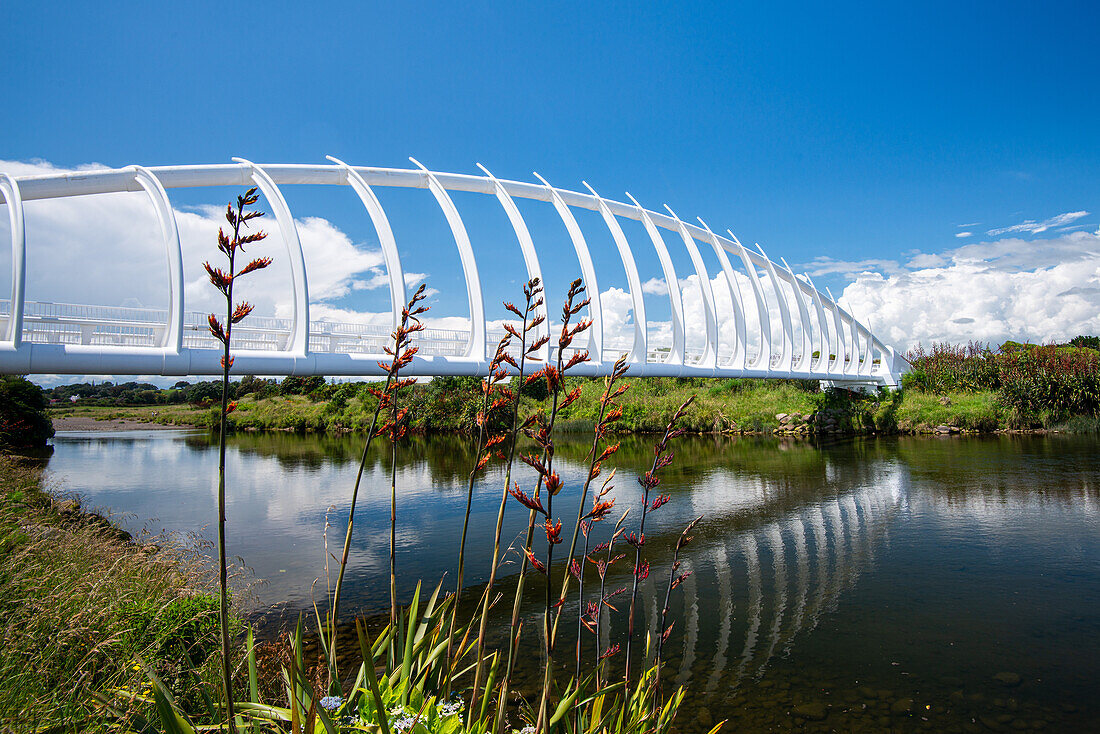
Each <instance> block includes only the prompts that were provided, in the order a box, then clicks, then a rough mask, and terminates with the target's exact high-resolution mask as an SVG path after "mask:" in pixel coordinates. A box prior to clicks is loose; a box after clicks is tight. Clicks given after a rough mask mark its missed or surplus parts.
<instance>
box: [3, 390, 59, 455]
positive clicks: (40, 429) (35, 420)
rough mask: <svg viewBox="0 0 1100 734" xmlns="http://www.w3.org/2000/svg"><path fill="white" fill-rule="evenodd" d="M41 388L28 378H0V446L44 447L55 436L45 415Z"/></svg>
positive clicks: (48, 418) (48, 417)
mask: <svg viewBox="0 0 1100 734" xmlns="http://www.w3.org/2000/svg"><path fill="white" fill-rule="evenodd" d="M46 405H47V403H46V396H45V394H44V393H43V392H42V388H40V387H39V386H38V385H35V384H34V383H33V382H31V381H30V380H28V379H27V378H25V377H19V376H14V375H5V376H3V378H2V379H0V446H4V447H8V448H15V449H28V448H43V447H44V446H45V445H46V441H48V440H49V439H50V438H52V437H53V423H52V422H51V421H50V416H49V415H47V414H46Z"/></svg>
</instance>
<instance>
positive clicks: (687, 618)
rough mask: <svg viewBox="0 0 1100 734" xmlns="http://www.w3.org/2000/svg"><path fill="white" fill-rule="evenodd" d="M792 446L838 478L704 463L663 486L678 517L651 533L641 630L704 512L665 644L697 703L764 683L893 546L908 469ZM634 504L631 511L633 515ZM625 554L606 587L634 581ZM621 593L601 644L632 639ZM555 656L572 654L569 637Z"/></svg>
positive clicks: (534, 619)
mask: <svg viewBox="0 0 1100 734" xmlns="http://www.w3.org/2000/svg"><path fill="white" fill-rule="evenodd" d="M789 448H790V451H791V453H794V454H810V455H807V456H805V457H799V459H797V460H796V461H798V460H801V459H803V458H804V459H806V460H809V466H807V467H805V468H804V469H803V470H802V471H803V472H806V473H809V474H814V475H816V476H817V477H818V478H819V480H824V479H825V477H827V476H829V475H834V474H835V476H834V481H833V482H831V483H829V484H828V485H825V484H824V482H823V483H822V484H818V485H817V486H815V487H813V488H812V489H811V488H810V487H807V486H805V485H801V484H800V483H797V478H796V477H792V476H791V475H790V473H789V472H783V473H779V472H769V473H759V472H753V471H752V470H746V471H738V472H736V473H735V472H731V471H729V470H728V469H721V468H715V469H712V470H711V469H708V470H707V471H706V472H705V474H704V475H703V476H701V477H694V478H693V481H692V485H693V486H691V489H690V493H685V494H683V496H680V495H679V494H678V491H679V490H680V489H681V488H680V487H674V488H673V489H670V490H668V491H670V492H672V493H673V501H672V502H671V503H669V505H666V506H665V507H667V508H672V507H675V515H676V516H675V518H669V517H660V515H659V514H655V515H654V516H653V518H654V519H655V520H658V521H659V522H660V525H659V526H658V527H656V528H654V532H653V534H652V535H651V534H650V533H649V532H647V533H646V553H647V557H648V558H649V560H650V563H651V568H652V570H651V574H650V577H649V579H647V580H646V581H645V582H643V583H642V584H641V585H640V600H639V608H640V610H641V613H642V614H643V618H644V627H645V628H648V629H649V630H650V631H651V632H655V631H656V629H657V628H658V627H659V624H660V614H661V607H662V605H663V603H664V598H665V593H666V590H667V583H668V572H669V564H670V563H671V550H672V546H673V543H674V542H675V538H676V537H677V536H678V534H679V530H680V528H681V527H682V526H681V525H680V524H679V523H680V522H681V521H684V522H686V521H687V519H688V518H690V517H694V516H699V515H702V516H703V518H704V519H703V520H702V522H701V523H700V524H699V526H698V527H697V529H696V533H695V536H696V538H695V540H694V541H693V542H692V544H691V545H690V546H688V548H687V550H686V551H685V552H684V553H683V554H682V556H681V560H682V567H681V570H684V571H691V574H692V575H691V576H689V577H688V579H687V580H686V581H685V583H684V584H683V585H682V586H681V587H680V588H679V589H677V590H675V591H673V595H672V601H671V604H670V610H669V619H670V620H671V621H673V622H674V624H675V627H674V631H673V634H672V636H671V637H670V639H669V643H668V644H666V646H665V656H666V661H667V663H668V668H667V669H666V673H665V675H666V680H670V681H672V682H673V683H674V684H675V685H677V686H679V685H687V686H689V688H690V690H691V696H692V698H693V699H694V705H699V704H703V703H705V701H706V700H708V699H710V700H713V701H714V702H715V703H716V704H719V705H722V704H723V703H724V702H725V701H726V699H727V697H728V696H729V695H730V693H731V692H732V691H735V690H736V689H738V688H739V687H741V686H743V685H745V684H748V683H753V682H756V681H760V680H761V679H763V678H764V677H765V674H766V673H767V671H768V670H769V666H771V665H772V664H773V663H774V662H775V661H776V660H778V659H782V658H785V657H787V656H789V655H790V654H791V652H792V650H793V648H794V647H795V646H796V645H797V644H798V642H799V639H800V638H801V637H804V636H806V635H808V634H809V633H811V632H812V631H813V630H814V629H815V628H816V627H817V626H818V623H819V621H820V620H821V618H822V616H823V615H824V614H826V613H828V612H829V611H832V610H835V609H836V607H837V605H838V603H839V602H840V601H841V599H842V597H843V595H844V593H845V592H846V591H847V590H849V589H851V588H852V587H853V586H854V585H855V584H856V582H857V581H858V579H859V577H860V575H861V574H863V573H865V572H867V571H869V570H870V569H871V568H872V567H873V566H874V563H875V557H876V553H877V552H878V551H879V549H880V548H881V547H882V546H883V545H884V544H885V543H888V542H889V528H890V525H891V523H892V521H893V520H894V518H895V517H896V516H897V514H898V513H899V512H901V511H902V510H903V508H904V506H905V489H904V488H905V486H906V483H907V482H906V477H907V470H906V467H905V466H904V464H902V463H900V462H889V461H887V462H878V463H875V464H873V465H867V464H863V465H855V466H852V467H850V468H851V469H852V470H853V471H848V468H849V467H847V466H845V467H843V468H842V467H840V466H836V465H834V463H833V462H831V461H830V460H829V458H828V455H827V454H824V453H820V452H819V451H818V450H817V449H816V448H814V447H810V446H805V445H803V446H797V445H791V446H790V447H789ZM772 451H774V448H773V449H772ZM754 453H755V452H754ZM629 481H630V480H627V481H624V482H623V485H624V486H626V485H627V484H628V482H629ZM672 481H673V483H676V482H677V480H676V479H673V480H672ZM685 489H686V488H685ZM628 491H629V490H628ZM677 502H680V503H682V504H681V505H680V506H676V504H677ZM566 503H567V506H568V500H567V501H566ZM636 509H638V508H635V507H632V508H631V512H632V515H633V514H634V512H635V510H636ZM663 511H664V508H662V510H661V511H659V512H663ZM649 527H651V526H650V525H649V524H648V523H647V530H648V529H649ZM601 539H602V536H601ZM621 552H626V553H627V554H628V559H627V560H624V561H622V562H620V564H619V566H618V567H617V573H616V574H614V575H613V576H610V575H609V579H608V583H607V587H608V589H609V590H610V589H617V588H621V587H624V586H628V585H629V583H630V575H629V570H628V569H629V558H632V554H633V549H632V548H631V547H630V546H628V545H626V544H625V543H623V544H622V551H621ZM596 583H598V579H596V577H595V575H594V574H592V575H591V576H589V577H588V581H587V586H586V596H587V597H588V598H590V599H592V598H596V592H594V591H592V588H593V584H596ZM535 584H536V585H538V584H539V582H537V581H536V582H535ZM574 589H575V586H574ZM505 596H506V598H507V592H506V594H505ZM535 596H538V595H537V594H536V595H535ZM618 600H619V601H620V602H621V603H616V604H615V606H616V607H617V608H618V609H619V612H618V613H617V614H614V615H612V627H613V629H611V630H608V629H607V628H606V627H605V628H604V630H603V635H602V639H601V640H600V648H601V649H606V648H607V647H608V646H609V645H611V644H613V643H615V642H619V643H622V642H623V641H624V640H625V618H626V609H627V606H628V604H629V600H628V599H627V598H626V595H623V596H621V597H619V598H618ZM536 601H537V600H536ZM574 604H575V601H570V605H574ZM539 614H540V613H539V608H538V605H537V603H532V604H529V605H527V607H526V609H525V619H526V621H525V629H527V630H531V633H530V635H529V638H530V639H528V640H527V644H526V645H525V648H526V649H527V651H528V653H529V654H530V655H531V656H532V657H533V658H537V656H538V654H539V653H538V647H537V637H538V632H537V630H539V629H540V626H541V622H540V616H539ZM573 619H574V620H575V616H574V617H573ZM585 645H586V648H585V649H586V652H585V655H586V657H587V658H589V659H591V658H592V657H594V655H595V649H594V648H595V644H594V642H593V640H592V639H591V637H590V636H589V637H587V638H586V640H585ZM643 647H644V645H643ZM560 654H564V655H565V657H568V658H570V659H571V658H572V654H573V653H572V644H571V643H570V645H569V646H568V652H567V653H560ZM621 658H622V656H621V654H620V655H619V656H617V657H616V658H613V660H614V661H615V662H614V663H613V665H615V666H616V667H618V666H620V665H621V664H622V659H621ZM534 667H537V666H533V668H534ZM532 674H534V670H533V671H532ZM530 682H531V683H532V684H533V683H534V682H535V680H534V679H532V681H530Z"/></svg>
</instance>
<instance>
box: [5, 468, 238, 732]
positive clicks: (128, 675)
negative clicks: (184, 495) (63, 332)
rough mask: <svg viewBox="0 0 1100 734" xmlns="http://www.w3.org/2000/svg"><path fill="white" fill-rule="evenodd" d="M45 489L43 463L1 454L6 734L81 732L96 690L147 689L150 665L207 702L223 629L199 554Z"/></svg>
mask: <svg viewBox="0 0 1100 734" xmlns="http://www.w3.org/2000/svg"><path fill="white" fill-rule="evenodd" d="M42 482H43V469H42V465H41V464H38V463H32V462H28V461H26V460H20V459H16V458H11V457H5V456H0V620H2V622H0V630H2V635H3V637H2V644H0V729H3V730H5V731H7V730H8V729H7V728H6V725H5V724H4V722H7V724H11V725H13V726H15V727H16V728H15V729H12V730H19V731H47V730H51V731H52V730H54V729H51V727H60V728H58V729H56V730H57V731H62V730H63V731H69V730H76V729H78V728H80V726H81V725H80V724H79V722H83V721H89V720H97V719H98V718H99V717H101V716H102V713H103V711H102V710H101V707H99V706H97V704H96V701H95V700H94V699H92V698H90V697H89V696H88V692H89V691H117V692H118V697H119V698H122V699H133V697H134V696H142V695H145V694H148V693H149V692H150V686H149V684H148V679H147V677H146V674H145V673H144V672H143V671H142V668H141V666H142V664H144V665H146V666H148V668H149V669H150V670H152V671H155V672H156V674H157V675H158V676H159V677H160V678H161V679H163V680H164V681H166V682H168V683H170V685H171V686H172V688H173V690H175V691H177V692H178V695H179V696H180V697H181V698H182V699H184V700H187V701H189V702H190V703H191V704H192V705H197V704H199V703H200V701H199V697H200V691H201V690H203V689H204V688H205V687H206V686H208V685H209V682H210V681H211V680H214V679H215V676H216V675H217V671H216V668H215V666H214V663H216V660H217V655H216V651H217V646H218V635H217V629H218V622H217V600H216V598H215V597H213V596H210V595H208V594H205V593H202V592H200V591H196V590H195V589H196V587H197V586H198V585H199V583H200V581H201V579H202V577H203V574H202V572H201V569H200V566H199V564H198V561H197V559H196V558H195V557H193V556H190V555H186V554H184V553H182V552H180V551H178V550H175V549H172V548H167V547H157V546H154V545H152V544H148V543H146V544H139V543H135V542H132V541H130V540H129V539H128V536H127V535H126V534H125V533H124V532H122V531H120V530H118V529H117V528H114V527H113V526H112V525H111V524H110V523H109V522H108V521H107V520H106V519H104V518H102V517H100V516H99V515H96V514H92V513H87V512H83V511H82V510H81V509H80V506H79V503H78V502H77V501H76V500H73V499H62V498H58V497H55V496H54V495H52V494H51V493H49V492H47V491H45V490H44V489H43V486H42ZM188 659H190V665H188V664H187V663H186V662H185V661H186V660H188ZM192 666H193V667H192ZM131 703H133V700H131ZM16 722H18V724H17V725H16Z"/></svg>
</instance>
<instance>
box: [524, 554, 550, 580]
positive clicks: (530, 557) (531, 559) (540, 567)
mask: <svg viewBox="0 0 1100 734" xmlns="http://www.w3.org/2000/svg"><path fill="white" fill-rule="evenodd" d="M523 554H524V555H525V556H527V562H528V563H530V564H531V565H532V566H533V567H534V569H535V570H536V571H538V572H539V573H541V574H545V573H546V566H545V565H544V564H543V562H542V561H540V560H539V559H538V558H536V557H535V554H534V553H532V552H531V549H530V548H524V549H523Z"/></svg>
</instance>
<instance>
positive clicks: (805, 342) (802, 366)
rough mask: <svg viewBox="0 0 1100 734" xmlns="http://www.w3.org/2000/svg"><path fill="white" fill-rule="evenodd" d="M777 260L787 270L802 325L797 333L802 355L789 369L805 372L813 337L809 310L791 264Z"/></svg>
mask: <svg viewBox="0 0 1100 734" xmlns="http://www.w3.org/2000/svg"><path fill="white" fill-rule="evenodd" d="M779 262H781V263H783V269H784V270H786V271H787V276H788V277H789V278H790V284H791V294H792V295H793V296H794V303H795V306H797V307H798V322H799V324H800V325H801V326H802V333H801V334H800V335H799V337H800V340H801V342H802V355H801V356H800V357H799V358H798V364H796V365H793V366H792V368H791V369H793V370H794V371H795V372H805V371H807V370H809V369H810V359H811V357H812V352H813V349H814V343H813V339H812V338H811V336H810V312H809V311H807V310H806V302H805V301H804V300H802V288H801V287H800V285H801V284H800V283H799V282H798V278H796V277H794V272H793V271H792V270H791V266H790V265H788V264H787V260H786V259H785V258H782V257H781V258H779Z"/></svg>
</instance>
